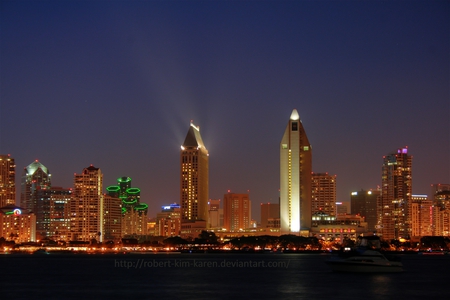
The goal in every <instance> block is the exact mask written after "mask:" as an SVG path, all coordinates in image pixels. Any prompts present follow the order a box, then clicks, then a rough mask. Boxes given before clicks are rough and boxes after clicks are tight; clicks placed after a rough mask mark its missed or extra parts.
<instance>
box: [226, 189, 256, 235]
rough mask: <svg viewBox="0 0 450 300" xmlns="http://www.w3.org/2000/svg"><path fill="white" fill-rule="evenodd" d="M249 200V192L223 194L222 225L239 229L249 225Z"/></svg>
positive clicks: (227, 228)
mask: <svg viewBox="0 0 450 300" xmlns="http://www.w3.org/2000/svg"><path fill="white" fill-rule="evenodd" d="M250 221H251V201H250V196H249V194H236V193H227V194H225V195H224V196H223V227H224V228H225V229H226V230H228V231H239V230H243V229H245V228H249V227H250Z"/></svg>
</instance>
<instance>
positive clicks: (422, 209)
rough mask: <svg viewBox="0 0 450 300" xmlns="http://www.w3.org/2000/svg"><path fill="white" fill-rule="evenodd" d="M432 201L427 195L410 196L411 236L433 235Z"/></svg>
mask: <svg viewBox="0 0 450 300" xmlns="http://www.w3.org/2000/svg"><path fill="white" fill-rule="evenodd" d="M432 220H433V200H430V199H428V196H427V195H412V196H411V236H412V237H423V236H430V235H433V226H432Z"/></svg>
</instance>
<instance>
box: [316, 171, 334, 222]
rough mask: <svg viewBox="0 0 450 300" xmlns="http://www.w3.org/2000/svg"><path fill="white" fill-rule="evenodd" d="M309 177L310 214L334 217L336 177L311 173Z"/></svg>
mask: <svg viewBox="0 0 450 300" xmlns="http://www.w3.org/2000/svg"><path fill="white" fill-rule="evenodd" d="M311 176H312V178H311V197H312V199H311V212H312V213H316V212H318V211H322V212H324V213H326V214H327V215H329V216H336V175H334V176H332V175H328V173H312V174H311Z"/></svg>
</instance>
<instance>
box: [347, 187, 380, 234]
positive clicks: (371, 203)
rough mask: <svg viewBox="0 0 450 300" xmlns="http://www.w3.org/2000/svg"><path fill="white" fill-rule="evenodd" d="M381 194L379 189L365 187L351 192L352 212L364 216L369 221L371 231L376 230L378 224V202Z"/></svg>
mask: <svg viewBox="0 0 450 300" xmlns="http://www.w3.org/2000/svg"><path fill="white" fill-rule="evenodd" d="M380 195H381V193H380V191H379V190H369V191H366V190H363V189H361V190H360V191H359V192H352V194H351V198H350V205H351V214H352V215H360V216H361V217H363V218H364V219H365V220H366V222H367V228H368V229H369V231H375V230H376V226H377V225H378V215H377V204H378V201H379V198H380Z"/></svg>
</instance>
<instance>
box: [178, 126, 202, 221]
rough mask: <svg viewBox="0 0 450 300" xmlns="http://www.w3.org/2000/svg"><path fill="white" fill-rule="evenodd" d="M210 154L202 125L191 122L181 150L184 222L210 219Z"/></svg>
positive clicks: (182, 215) (181, 196)
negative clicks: (201, 133) (202, 134)
mask: <svg viewBox="0 0 450 300" xmlns="http://www.w3.org/2000/svg"><path fill="white" fill-rule="evenodd" d="M208 156H209V154H208V150H207V149H206V147H205V145H204V144H203V140H202V137H201V136H200V127H198V126H195V125H194V124H193V123H192V122H191V125H190V126H189V130H188V133H187V135H186V138H185V140H184V143H183V145H182V146H181V152H180V165H181V168H180V169H181V170H180V175H181V176H180V177H181V178H180V181H181V182H180V186H181V195H180V198H181V221H182V222H193V221H197V220H199V221H200V220H202V221H206V222H207V221H208V191H209V188H208V180H209V179H208V163H209V157H208Z"/></svg>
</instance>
